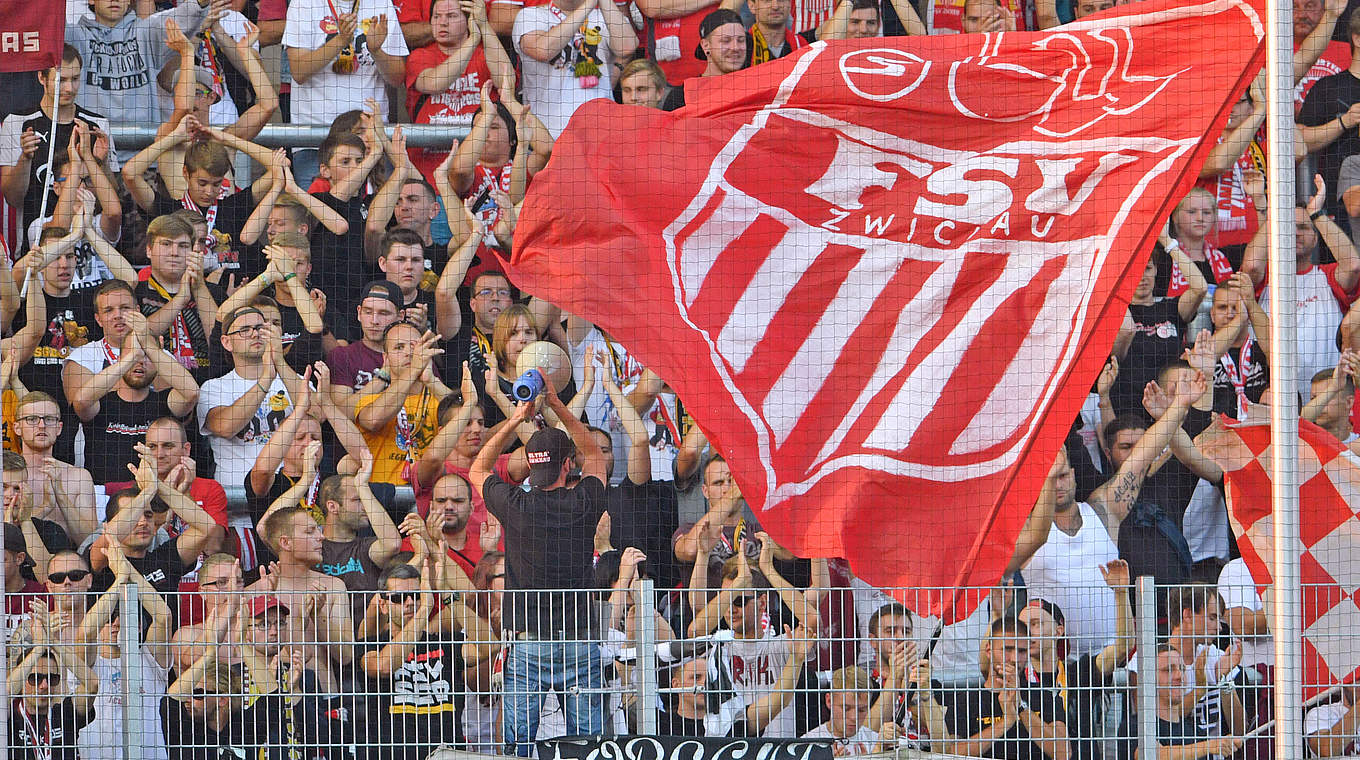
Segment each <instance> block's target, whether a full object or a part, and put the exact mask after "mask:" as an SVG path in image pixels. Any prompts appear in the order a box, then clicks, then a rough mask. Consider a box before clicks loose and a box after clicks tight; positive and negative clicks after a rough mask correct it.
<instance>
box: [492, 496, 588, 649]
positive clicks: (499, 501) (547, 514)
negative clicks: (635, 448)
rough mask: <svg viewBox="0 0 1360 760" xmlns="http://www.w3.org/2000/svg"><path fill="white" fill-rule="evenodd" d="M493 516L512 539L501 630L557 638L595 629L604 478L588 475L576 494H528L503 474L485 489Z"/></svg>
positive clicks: (508, 540)
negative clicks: (593, 592) (593, 593)
mask: <svg viewBox="0 0 1360 760" xmlns="http://www.w3.org/2000/svg"><path fill="white" fill-rule="evenodd" d="M482 495H483V497H484V498H485V499H486V508H487V511H488V512H490V513H491V514H493V515H495V516H496V519H498V520H500V522H501V526H502V527H503V529H504V534H505V552H506V556H505V589H506V599H505V602H504V603H503V605H502V607H503V609H502V612H501V618H502V625H503V627H504V628H505V630H508V631H520V632H530V633H534V634H541V635H551V634H552V633H554V632H556V631H567V632H577V631H585V630H587V629H588V628H589V627H590V624H589V609H590V594H589V593H588V592H584V591H580V592H573V591H568V590H567V589H586V588H590V587H591V586H592V584H593V582H594V575H595V572H594V567H593V563H592V559H593V557H594V552H595V543H594V537H595V525H596V523H598V522H599V521H600V515H602V514H604V510H605V505H606V496H605V488H604V484H603V483H601V482H600V480H599V478H595V477H587V478H582V479H581V481H580V482H579V483H578V484H577V485H576V487H574V488H555V489H553V490H551V491H543V490H540V489H538V488H530V489H529V490H527V491H526V490H524V489H522V488H520V487H519V486H515V485H511V484H509V483H506V482H505V481H503V480H501V479H500V478H499V477H497V476H496V475H492V476H490V477H489V478H487V480H486V482H485V483H484V484H483V486H482ZM521 589H522V590H532V589H563V590H562V591H561V592H560V593H553V594H515V593H511V592H512V591H515V590H521Z"/></svg>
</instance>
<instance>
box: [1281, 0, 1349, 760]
mask: <svg viewBox="0 0 1360 760" xmlns="http://www.w3.org/2000/svg"><path fill="white" fill-rule="evenodd" d="M1265 29H1266V93H1267V95H1266V97H1267V99H1268V100H1269V116H1268V117H1267V121H1266V129H1267V136H1266V140H1267V143H1268V144H1269V151H1270V156H1269V159H1268V161H1267V162H1266V163H1267V177H1266V180H1267V188H1268V190H1269V194H1270V196H1269V197H1270V213H1269V216H1268V223H1269V225H1270V235H1269V239H1270V315H1271V331H1270V332H1271V335H1270V338H1271V352H1272V356H1271V357H1270V366H1271V376H1270V381H1271V382H1270V393H1271V405H1270V416H1271V419H1270V431H1271V458H1272V462H1271V465H1272V469H1273V477H1272V479H1271V486H1272V489H1273V492H1272V494H1271V500H1272V505H1271V506H1272V509H1271V512H1272V519H1273V520H1274V529H1275V552H1274V553H1275V557H1274V567H1273V568H1272V569H1271V570H1272V575H1273V580H1274V591H1275V593H1274V595H1273V599H1272V603H1271V620H1270V624H1271V630H1272V631H1273V632H1274V636H1275V661H1276V663H1277V664H1278V667H1277V668H1276V671H1275V717H1276V720H1277V721H1278V723H1277V724H1276V726H1275V751H1276V753H1277V754H1276V758H1277V760H1300V758H1301V756H1302V747H1303V684H1302V681H1303V669H1302V664H1303V659H1302V657H1303V648H1302V643H1301V638H1302V635H1303V596H1302V590H1301V587H1300V583H1301V576H1300V545H1299V511H1298V510H1299V481H1298V427H1299V406H1298V396H1297V393H1296V388H1295V385H1296V382H1295V381H1296V379H1297V377H1298V361H1299V358H1298V355H1297V351H1298V346H1297V334H1296V329H1297V328H1296V322H1297V317H1296V315H1295V313H1294V310H1295V304H1296V302H1297V301H1296V297H1295V287H1296V286H1295V279H1296V273H1297V264H1296V258H1295V252H1294V246H1295V243H1294V137H1295V130H1294V73H1293V55H1294V15H1293V3H1292V2H1289V1H1288V0H1266V23H1265ZM1310 190H1311V188H1310ZM1331 190H1332V192H1335V191H1336V189H1335V188H1331Z"/></svg>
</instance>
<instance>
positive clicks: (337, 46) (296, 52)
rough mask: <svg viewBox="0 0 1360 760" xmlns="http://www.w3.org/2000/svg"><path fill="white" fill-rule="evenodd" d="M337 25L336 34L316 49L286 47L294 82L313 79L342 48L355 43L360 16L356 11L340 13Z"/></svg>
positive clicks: (289, 68)
mask: <svg viewBox="0 0 1360 760" xmlns="http://www.w3.org/2000/svg"><path fill="white" fill-rule="evenodd" d="M336 26H337V29H336V34H335V36H333V37H330V38H329V39H327V40H326V42H325V43H324V44H322V46H321V47H319V48H316V49H315V50H308V49H307V48H296V47H287V46H285V47H284V51H285V53H286V55H287V56H288V70H289V71H290V72H291V74H292V77H293V81H294V82H299V83H303V82H306V81H307V80H308V79H311V78H312V77H313V76H315V75H316V74H317V72H319V71H321V70H322V69H324V68H326V67H327V66H329V65H330V64H331V61H333V60H335V57H336V56H337V55H340V51H341V50H344V49H345V48H347V47H349V46H350V45H352V44H353V43H354V31H355V30H356V29H358V27H359V16H358V14H356V13H344V14H340V16H339V18H337V19H336Z"/></svg>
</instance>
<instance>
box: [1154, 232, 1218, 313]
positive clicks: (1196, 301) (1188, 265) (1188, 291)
mask: <svg viewBox="0 0 1360 760" xmlns="http://www.w3.org/2000/svg"><path fill="white" fill-rule="evenodd" d="M1162 247H1163V248H1165V249H1166V252H1167V253H1168V254H1169V255H1170V256H1171V260H1172V261H1174V262H1176V267H1177V268H1178V269H1180V270H1181V276H1182V277H1184V278H1185V292H1184V293H1181V294H1180V296H1178V297H1177V298H1176V312H1177V313H1178V314H1180V317H1181V319H1182V320H1184V321H1186V322H1189V321H1191V320H1193V319H1194V318H1195V315H1196V314H1197V313H1199V305H1200V304H1201V303H1203V301H1204V296H1205V294H1207V293H1208V292H1209V282H1208V281H1207V280H1205V279H1204V273H1203V272H1201V271H1199V267H1197V266H1195V262H1193V261H1191V260H1190V257H1189V256H1187V255H1185V251H1184V250H1182V249H1181V244H1180V243H1179V242H1178V241H1176V240H1175V239H1174V238H1172V237H1171V236H1170V235H1168V234H1167V233H1166V232H1165V231H1163V232H1162Z"/></svg>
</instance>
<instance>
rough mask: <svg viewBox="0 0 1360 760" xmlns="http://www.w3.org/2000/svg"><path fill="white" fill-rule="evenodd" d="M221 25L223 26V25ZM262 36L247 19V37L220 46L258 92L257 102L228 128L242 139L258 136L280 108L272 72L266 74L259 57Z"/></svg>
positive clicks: (221, 36)
mask: <svg viewBox="0 0 1360 760" xmlns="http://www.w3.org/2000/svg"><path fill="white" fill-rule="evenodd" d="M218 28H219V29H220V28H221V27H220V25H219V26H218ZM218 39H222V40H223V41H224V42H225V40H226V39H227V35H225V34H223V35H220V36H219V37H218ZM259 39H260V29H259V27H257V26H255V25H254V24H252V23H250V22H249V21H247V22H246V33H245V36H243V37H242V38H241V39H239V40H233V41H232V43H226V44H223V45H222V46H221V48H222V52H223V54H225V55H226V56H227V58H228V59H229V60H231V62H232V65H234V66H235V67H236V68H237V70H238V71H240V72H241V73H243V74H245V75H246V79H247V80H248V81H249V82H250V89H251V90H253V91H254V92H255V103H254V104H253V105H251V107H250V108H248V109H246V112H245V113H243V114H241V115H240V116H239V117H238V118H237V119H236V122H235V123H234V124H232V125H231V126H229V127H227V128H226V130H225V131H226V132H228V133H229V134H231V135H233V136H235V137H239V138H241V139H242V140H253V139H255V136H256V135H258V134H260V130H262V129H264V125H265V124H268V123H269V120H270V119H271V118H273V117H274V114H275V112H277V111H278V110H279V93H278V91H277V90H275V89H274V84H273V82H271V81H270V80H269V75H268V74H267V73H265V70H264V61H263V60H261V58H260V52H259V51H258V50H256V49H255V43H256V42H258V41H259Z"/></svg>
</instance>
